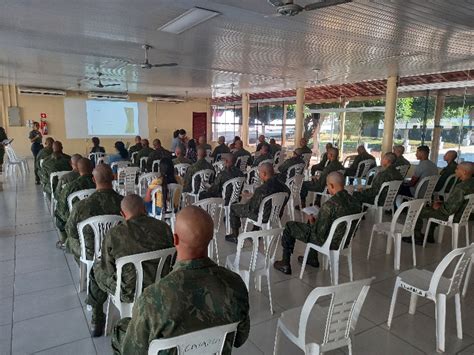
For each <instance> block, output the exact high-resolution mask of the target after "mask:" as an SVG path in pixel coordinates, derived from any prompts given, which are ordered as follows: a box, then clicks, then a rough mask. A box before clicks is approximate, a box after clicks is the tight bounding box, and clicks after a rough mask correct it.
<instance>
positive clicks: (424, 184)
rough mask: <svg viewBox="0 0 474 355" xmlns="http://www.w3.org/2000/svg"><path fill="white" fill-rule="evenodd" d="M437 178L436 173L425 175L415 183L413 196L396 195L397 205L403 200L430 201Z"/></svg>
mask: <svg viewBox="0 0 474 355" xmlns="http://www.w3.org/2000/svg"><path fill="white" fill-rule="evenodd" d="M438 180H439V176H438V175H433V176H427V177H425V178H423V179H422V180H421V181H420V182H419V183H418V184H417V185H416V189H415V195H414V196H415V197H409V196H404V195H398V196H397V200H396V201H397V205H400V204H401V203H402V202H403V201H404V200H406V201H411V200H419V199H423V200H425V202H430V201H431V197H432V196H433V192H434V189H435V187H436V184H437V182H438Z"/></svg>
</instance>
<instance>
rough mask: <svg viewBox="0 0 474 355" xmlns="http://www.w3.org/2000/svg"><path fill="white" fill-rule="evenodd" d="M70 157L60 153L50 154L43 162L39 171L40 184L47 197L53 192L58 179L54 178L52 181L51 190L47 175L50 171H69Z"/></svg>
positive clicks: (70, 168)
mask: <svg viewBox="0 0 474 355" xmlns="http://www.w3.org/2000/svg"><path fill="white" fill-rule="evenodd" d="M70 161H71V157H70V156H69V155H66V154H61V155H59V156H54V154H51V155H50V156H49V157H48V158H47V159H45V160H44V162H43V167H42V168H41V170H40V172H39V176H40V181H41V185H42V186H43V191H44V192H45V193H46V194H47V195H48V198H51V193H53V192H54V189H55V188H56V185H57V183H58V180H56V179H55V181H53V191H51V185H50V182H49V176H50V175H51V173H55V172H59V171H71V170H72V167H71V163H70Z"/></svg>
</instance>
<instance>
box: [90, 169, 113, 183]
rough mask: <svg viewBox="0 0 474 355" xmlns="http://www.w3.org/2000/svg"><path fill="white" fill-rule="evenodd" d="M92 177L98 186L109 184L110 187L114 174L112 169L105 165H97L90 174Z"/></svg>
mask: <svg viewBox="0 0 474 355" xmlns="http://www.w3.org/2000/svg"><path fill="white" fill-rule="evenodd" d="M92 175H94V180H95V182H96V183H97V184H98V185H99V184H110V185H112V180H113V179H114V173H113V172H112V169H111V168H110V166H109V165H107V164H99V165H98V166H96V168H95V169H94V171H93V172H92Z"/></svg>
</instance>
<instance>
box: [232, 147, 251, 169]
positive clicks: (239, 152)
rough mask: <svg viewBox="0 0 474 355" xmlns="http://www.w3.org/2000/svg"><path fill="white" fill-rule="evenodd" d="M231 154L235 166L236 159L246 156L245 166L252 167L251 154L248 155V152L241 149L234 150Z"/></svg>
mask: <svg viewBox="0 0 474 355" xmlns="http://www.w3.org/2000/svg"><path fill="white" fill-rule="evenodd" d="M232 154H234V157H235V163H236V164H237V158H238V157H243V156H245V155H247V156H248V157H249V159H248V160H247V165H252V154H250V152H249V151H247V150H245V149H244V148H242V149H240V150H236V151H235V152H234V153H232Z"/></svg>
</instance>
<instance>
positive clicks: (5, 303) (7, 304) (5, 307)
mask: <svg viewBox="0 0 474 355" xmlns="http://www.w3.org/2000/svg"><path fill="white" fill-rule="evenodd" d="M12 313H13V298H5V299H3V300H1V301H0V325H6V324H11V323H12Z"/></svg>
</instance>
